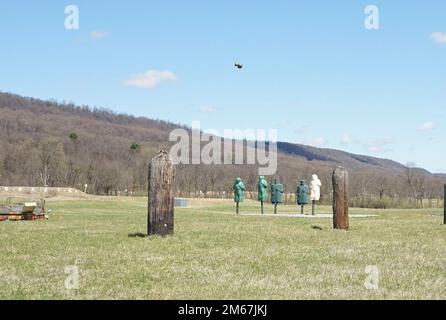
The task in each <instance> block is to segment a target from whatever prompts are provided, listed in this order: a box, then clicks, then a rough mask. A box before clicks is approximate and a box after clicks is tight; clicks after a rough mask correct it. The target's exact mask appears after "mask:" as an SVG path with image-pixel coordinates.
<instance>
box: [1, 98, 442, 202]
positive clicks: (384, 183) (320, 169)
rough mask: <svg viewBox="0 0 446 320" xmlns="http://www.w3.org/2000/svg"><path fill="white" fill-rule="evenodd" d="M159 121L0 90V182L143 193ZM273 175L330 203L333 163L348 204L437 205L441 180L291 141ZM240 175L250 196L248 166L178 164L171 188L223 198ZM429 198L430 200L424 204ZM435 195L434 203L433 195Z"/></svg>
mask: <svg viewBox="0 0 446 320" xmlns="http://www.w3.org/2000/svg"><path fill="white" fill-rule="evenodd" d="M178 127H183V128H184V126H180V125H176V124H173V123H170V122H166V121H161V120H151V119H147V118H138V117H134V116H129V115H123V114H116V113H114V112H113V111H111V110H107V109H102V108H90V107H88V106H75V105H74V104H72V103H58V102H55V101H42V100H37V99H32V98H23V97H19V96H16V95H13V94H7V93H0V185H10V186H13V185H17V186H36V187H38V186H48V187H73V188H77V189H79V190H84V187H85V185H88V188H87V192H89V193H92V194H101V195H114V194H118V192H119V193H120V194H134V195H136V194H145V193H146V191H147V171H148V167H147V166H148V165H147V164H148V160H149V159H150V158H151V157H152V156H153V155H154V154H155V153H156V152H157V151H158V150H160V149H161V148H169V146H170V144H169V143H168V136H169V133H170V131H171V130H173V129H175V128H178ZM279 151H280V152H279V161H278V167H279V169H278V172H277V175H276V176H275V177H270V179H271V180H272V179H273V178H277V179H279V180H280V181H281V182H282V183H283V184H284V185H285V188H286V190H287V192H288V193H291V194H292V193H293V192H294V190H295V187H296V184H297V182H298V181H299V180H301V179H306V180H307V181H309V180H310V179H311V175H312V174H313V173H316V174H318V175H319V177H320V179H321V180H322V183H323V186H322V190H321V192H322V199H321V201H322V202H323V203H330V201H331V174H332V171H333V168H334V167H335V166H336V165H344V166H346V167H347V168H348V169H349V171H350V187H351V202H352V204H353V205H358V206H364V207H392V206H421V205H424V206H425V205H432V206H436V205H438V204H439V203H440V202H439V201H438V199H442V197H443V187H442V186H443V184H444V182H445V179H444V178H441V177H436V176H434V175H432V174H430V173H429V172H427V171H425V170H422V169H417V168H415V166H414V165H409V166H402V165H400V164H397V163H394V162H391V161H389V160H382V159H377V158H371V157H364V156H355V155H350V154H347V153H344V152H340V151H335V150H334V151H333V150H324V149H316V148H310V147H305V146H298V145H292V144H282V145H279ZM236 176H240V177H242V179H243V180H244V182H245V185H246V187H247V195H248V197H255V191H256V189H257V179H258V177H257V167H256V166H255V165H244V166H240V165H179V166H178V168H177V178H176V184H177V185H176V190H177V193H178V195H180V196H187V197H230V196H231V194H232V183H233V178H234V177H236ZM429 199H432V200H433V201H429ZM435 199H437V200H435Z"/></svg>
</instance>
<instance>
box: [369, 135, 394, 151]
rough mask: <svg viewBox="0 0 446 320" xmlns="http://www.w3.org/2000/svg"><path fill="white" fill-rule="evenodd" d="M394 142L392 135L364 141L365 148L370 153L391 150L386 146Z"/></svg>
mask: <svg viewBox="0 0 446 320" xmlns="http://www.w3.org/2000/svg"><path fill="white" fill-rule="evenodd" d="M394 142H395V139H394V138H393V137H389V136H388V137H384V138H380V139H376V140H372V141H369V142H367V143H366V147H367V150H368V151H369V152H372V153H381V152H387V151H391V150H392V149H390V148H388V146H389V145H390V144H392V143H394Z"/></svg>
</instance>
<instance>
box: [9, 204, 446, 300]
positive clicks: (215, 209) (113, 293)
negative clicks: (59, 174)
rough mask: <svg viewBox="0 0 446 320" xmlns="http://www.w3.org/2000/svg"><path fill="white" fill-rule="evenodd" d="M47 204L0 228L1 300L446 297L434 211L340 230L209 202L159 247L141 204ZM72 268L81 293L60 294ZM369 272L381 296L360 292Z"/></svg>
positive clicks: (323, 222)
mask: <svg viewBox="0 0 446 320" xmlns="http://www.w3.org/2000/svg"><path fill="white" fill-rule="evenodd" d="M47 206H48V207H49V208H50V209H52V210H53V212H52V216H51V219H50V220H49V221H42V222H6V223H0V240H1V243H2V246H1V248H2V249H1V252H0V261H1V263H0V298H1V299H432V298H433V299H445V298H446V283H445V277H446V250H445V248H446V243H445V240H446V226H444V225H442V220H443V216H442V211H441V210H439V209H429V210H427V209H426V210H413V211H411V210H406V211H404V210H387V211H379V210H378V211H376V210H364V209H351V213H352V214H354V213H370V214H378V215H379V217H374V218H365V219H359V218H357V219H354V218H352V219H351V220H350V224H351V230H350V231H348V232H344V231H337V230H333V229H332V221H331V220H330V219H298V218H288V217H262V216H243V215H241V216H239V217H237V216H235V215H234V214H232V213H233V211H234V206H233V204H232V203H230V202H227V203H224V202H223V203H219V204H213V203H209V204H206V202H204V203H200V206H198V207H197V208H195V209H194V208H190V209H177V210H176V213H175V235H174V236H172V237H166V238H160V237H138V236H135V235H137V234H138V233H145V232H146V224H147V222H146V221H147V212H146V199H144V198H135V199H130V198H121V199H117V198H110V199H103V200H98V201H64V202H50V203H48V205H47ZM267 209H268V210H269V211H271V210H272V209H271V206H268V207H267ZM257 210H258V205H257V204H256V203H254V202H246V203H245V204H243V206H242V213H243V212H255V211H257ZM293 210H296V208H295V207H292V206H289V207H281V208H280V211H281V212H291V211H293ZM318 210H319V212H325V213H328V212H330V208H329V207H322V208H318ZM296 211H297V210H296ZM315 226H317V227H319V228H321V229H322V230H320V229H315V228H314V227H315ZM70 265H77V266H78V267H80V269H81V278H80V288H79V289H78V290H67V289H66V288H65V287H64V281H65V279H66V277H67V275H66V274H65V268H66V267H67V266H70ZM368 265H374V266H377V267H378V268H379V272H380V284H379V289H378V290H367V289H366V288H365V286H364V281H365V279H366V277H367V274H366V273H365V267H366V266H368Z"/></svg>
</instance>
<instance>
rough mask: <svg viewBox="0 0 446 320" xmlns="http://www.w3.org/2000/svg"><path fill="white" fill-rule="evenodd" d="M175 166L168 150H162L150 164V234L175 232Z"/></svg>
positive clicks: (148, 228)
mask: <svg viewBox="0 0 446 320" xmlns="http://www.w3.org/2000/svg"><path fill="white" fill-rule="evenodd" d="M174 182H175V168H174V165H173V161H172V160H171V159H170V157H169V154H168V153H167V151H163V150H162V151H160V152H158V154H157V155H156V156H154V157H153V158H152V160H151V161H150V165H149V205H148V207H149V210H148V211H149V216H148V227H147V230H148V234H149V235H161V236H165V235H171V234H173V232H174V190H173V189H174Z"/></svg>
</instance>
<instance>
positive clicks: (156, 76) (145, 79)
mask: <svg viewBox="0 0 446 320" xmlns="http://www.w3.org/2000/svg"><path fill="white" fill-rule="evenodd" d="M176 80H177V76H176V75H175V73H173V72H172V71H168V70H148V71H146V72H144V73H139V74H135V75H132V76H130V78H129V79H127V80H126V81H124V85H126V86H130V87H137V88H143V89H154V88H156V87H158V86H159V85H161V84H163V83H166V82H175V81H176Z"/></svg>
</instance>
